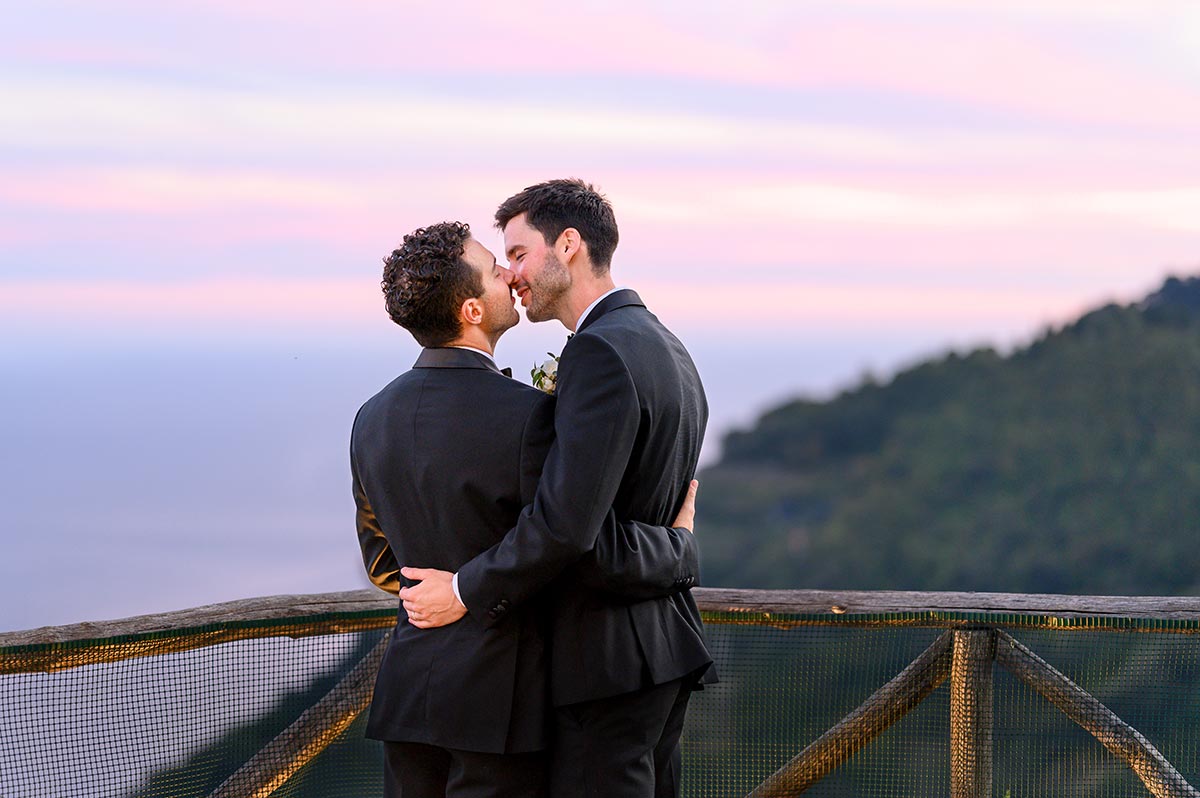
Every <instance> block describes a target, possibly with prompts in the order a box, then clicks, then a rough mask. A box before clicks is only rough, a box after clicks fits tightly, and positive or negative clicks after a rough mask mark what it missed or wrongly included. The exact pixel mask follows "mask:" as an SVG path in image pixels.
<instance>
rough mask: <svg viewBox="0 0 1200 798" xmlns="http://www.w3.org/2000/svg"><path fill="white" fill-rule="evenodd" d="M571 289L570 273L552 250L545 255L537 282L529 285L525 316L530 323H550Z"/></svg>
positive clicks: (555, 317)
mask: <svg viewBox="0 0 1200 798" xmlns="http://www.w3.org/2000/svg"><path fill="white" fill-rule="evenodd" d="M570 287H571V273H570V272H569V271H567V267H566V265H565V264H564V263H563V262H562V261H561V260H559V259H558V254H557V253H556V252H554V251H553V250H550V251H549V252H547V253H546V258H545V260H543V261H542V270H541V273H539V274H538V277H537V281H536V282H533V283H530V284H529V307H527V308H526V309H525V316H526V318H528V319H529V320H530V321H550V320H551V319H557V318H558V309H559V306H560V305H561V304H562V302H563V298H564V297H566V295H567V290H568V289H569V288H570Z"/></svg>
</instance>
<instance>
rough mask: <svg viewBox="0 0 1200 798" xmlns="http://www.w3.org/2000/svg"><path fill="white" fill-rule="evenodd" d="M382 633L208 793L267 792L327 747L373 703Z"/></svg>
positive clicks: (241, 796)
mask: <svg viewBox="0 0 1200 798" xmlns="http://www.w3.org/2000/svg"><path fill="white" fill-rule="evenodd" d="M390 640H391V636H390V635H389V636H388V637H384V638H383V639H382V640H380V641H379V643H378V644H377V645H376V646H375V647H374V648H372V649H371V650H370V651H369V652H368V653H367V655H366V656H364V657H363V658H362V659H361V660H359V662H358V664H357V665H355V666H354V667H353V668H352V669H351V670H350V672H349V673H347V674H346V675H345V677H343V678H342V680H341V681H340V682H338V683H337V684H336V685H334V687H333V689H331V690H330V691H329V692H328V693H326V694H325V696H324V697H323V698H322V699H321V700H320V701H318V702H317V703H315V704H313V705H312V706H311V707H309V708H308V709H307V710H305V711H304V714H302V715H301V716H300V717H298V718H297V719H296V720H295V721H294V722H293V723H292V724H291V725H290V726H288V727H287V728H286V729H284V730H283V731H282V732H280V733H279V735H278V736H277V737H275V739H273V740H271V742H269V743H267V744H266V745H265V746H264V747H263V748H262V750H260V751H259V752H258V753H257V754H255V755H254V756H252V757H251V758H250V759H249V760H248V761H247V762H246V764H244V765H242V766H241V767H240V768H238V769H237V770H236V771H235V772H234V773H233V775H231V776H230V777H229V778H227V779H225V781H224V782H222V783H221V786H219V787H217V789H215V790H213V792H212V793H211V794H210V795H209V798H268V796H270V795H271V794H272V793H274V792H275V791H276V790H277V789H279V788H280V787H281V786H282V785H283V784H284V783H285V782H286V781H287V780H288V779H290V778H291V777H292V776H293V775H294V774H295V773H296V771H298V770H299V769H300V768H302V767H304V766H305V765H306V764H307V763H308V762H309V761H311V760H312V759H313V757H315V756H316V755H317V754H319V753H321V752H322V751H324V750H325V749H326V748H328V747H329V745H330V743H332V742H333V741H334V740H336V739H337V738H338V735H340V734H341V733H342V732H344V731H345V730H346V729H347V728H349V727H350V724H351V723H353V722H354V719H355V718H357V717H358V716H359V715H360V714H362V711H363V710H365V709H366V708H367V707H368V706H369V705H370V703H371V696H372V694H373V693H374V690H375V675H376V674H377V673H378V672H379V662H380V660H382V659H383V653H384V652H385V651H386V650H387V647H388V642H389V641H390Z"/></svg>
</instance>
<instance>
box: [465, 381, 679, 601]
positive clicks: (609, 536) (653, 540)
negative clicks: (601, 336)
mask: <svg viewBox="0 0 1200 798" xmlns="http://www.w3.org/2000/svg"><path fill="white" fill-rule="evenodd" d="M554 407H555V403H554V399H553V397H551V396H549V395H546V396H544V397H542V398H541V399H540V401H539V403H538V404H537V405H536V406H535V407H534V410H533V412H532V413H531V414H530V416H529V419H528V420H527V421H526V425H525V433H524V435H523V451H522V457H521V497H522V499H523V500H524V501H525V503H526V504H528V503H530V502H532V501H533V499H534V492H535V489H536V486H537V484H538V480H539V479H540V477H541V473H542V466H543V464H544V462H545V460H546V456H547V454H548V452H549V449H550V445H551V443H552V442H553V441H554ZM699 571H700V554H699V550H698V547H697V545H696V536H695V535H693V534H692V533H691V532H689V531H688V530H686V529H675V528H672V527H665V526H656V525H654V524H646V523H642V522H640V521H621V520H619V519H618V518H617V515H616V512H614V511H613V510H612V508H611V507H610V508H609V510H608V512H607V513H605V516H604V521H603V522H602V525H601V527H600V532H599V534H598V535H597V536H596V545H595V546H594V547H593V548H592V550H591V551H589V552H588V553H587V554H585V555H584V556H583V558H582V559H581V560H579V561H578V563H576V564H575V565H574V566H573V568H572V573H573V574H574V576H575V577H576V578H578V579H579V581H580V582H582V583H583V584H585V585H587V586H588V587H590V588H592V589H594V590H599V591H601V592H603V593H606V594H608V595H610V596H612V597H613V598H617V599H623V600H626V601H645V600H647V599H655V598H661V597H664V596H669V595H671V594H673V593H678V592H679V591H681V590H686V589H687V588H690V587H692V586H694V585H695V584H696V580H697V578H698V575H699ZM459 579H460V580H461V579H462V576H461V575H460V576H459ZM460 585H461V581H460Z"/></svg>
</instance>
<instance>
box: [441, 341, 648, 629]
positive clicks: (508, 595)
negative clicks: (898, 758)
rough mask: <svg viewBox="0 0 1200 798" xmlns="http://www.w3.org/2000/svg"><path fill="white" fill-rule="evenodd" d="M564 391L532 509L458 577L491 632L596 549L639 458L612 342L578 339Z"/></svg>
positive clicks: (562, 381)
mask: <svg viewBox="0 0 1200 798" xmlns="http://www.w3.org/2000/svg"><path fill="white" fill-rule="evenodd" d="M558 385H559V390H558V396H557V401H556V402H555V409H554V432H555V438H554V441H553V443H551V444H550V447H549V452H548V454H547V456H546V463H545V467H544V468H543V470H542V475H541V480H540V481H539V482H538V486H537V491H536V493H535V494H534V499H533V503H532V504H531V505H529V506H527V507H526V508H525V509H524V510H523V511H522V512H521V516H520V519H519V520H518V522H517V525H516V526H515V527H514V528H512V529H510V530H509V531H508V534H506V535H505V537H504V539H503V540H501V541H500V542H499V543H497V544H496V545H495V546H493V547H492V548H490V549H488V550H487V551H485V552H483V553H482V554H479V555H478V556H476V557H475V558H474V559H473V560H471V561H470V562H468V563H466V564H465V565H464V566H463V567H462V568H460V569H459V571H458V587H459V592H460V593H461V594H462V599H463V603H464V604H466V606H467V609H468V611H470V612H471V614H472V615H475V616H476V617H478V618H479V619H480V620H481V621H482V622H483V623H485V624H494V623H497V622H499V621H500V620H501V619H502V618H503V617H504V615H505V614H507V612H508V611H509V610H510V609H511V608H512V607H514V606H516V605H518V604H520V603H521V602H523V601H525V600H526V599H528V598H529V597H530V596H531V595H533V594H534V593H536V592H537V591H538V590H539V589H540V588H542V587H544V586H545V585H546V584H548V583H549V582H550V581H551V580H552V579H554V577H555V576H557V575H558V574H560V573H561V572H562V571H563V570H564V569H565V568H567V566H569V565H571V564H573V563H575V562H577V561H578V560H579V559H580V558H582V557H583V556H584V555H585V554H587V553H588V552H590V551H591V550H592V549H593V547H594V546H595V544H596V538H597V535H598V534H599V532H600V530H601V528H602V527H603V526H604V522H605V519H606V516H607V515H608V514H609V512H610V510H611V508H612V504H613V500H614V499H615V498H616V495H617V490H618V488H619V487H620V484H621V479H622V477H623V476H624V473H625V469H626V466H627V465H628V464H629V458H630V455H631V453H632V451H633V446H634V441H635V439H636V437H637V431H638V423H639V412H640V411H639V408H638V398H637V391H636V389H635V388H634V384H633V380H632V378H631V377H630V375H629V372H628V371H627V370H626V368H625V365H624V363H623V362H622V360H621V358H620V356H619V355H618V354H617V352H616V351H615V350H613V348H612V347H611V346H610V345H609V344H608V343H607V342H605V341H603V340H602V339H600V338H599V337H598V336H594V335H577V336H575V337H574V338H573V339H572V340H571V342H570V343H569V344H568V345H567V346H566V347H565V348H564V350H563V354H562V358H561V360H560V362H559V375H558ZM648 529H649V530H653V531H655V532H656V533H657V532H660V531H661V530H663V528H662V527H649V528H647V527H638V526H632V527H629V530H630V532H631V533H635V534H636V533H638V532H642V531H647V530H648ZM648 548H650V547H649V546H648ZM643 551H645V550H643Z"/></svg>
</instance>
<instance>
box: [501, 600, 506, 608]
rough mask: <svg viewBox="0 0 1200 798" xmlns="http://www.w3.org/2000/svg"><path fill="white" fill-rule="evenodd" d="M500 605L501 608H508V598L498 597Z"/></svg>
mask: <svg viewBox="0 0 1200 798" xmlns="http://www.w3.org/2000/svg"><path fill="white" fill-rule="evenodd" d="M500 606H501V607H502V608H503V609H508V599H500Z"/></svg>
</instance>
